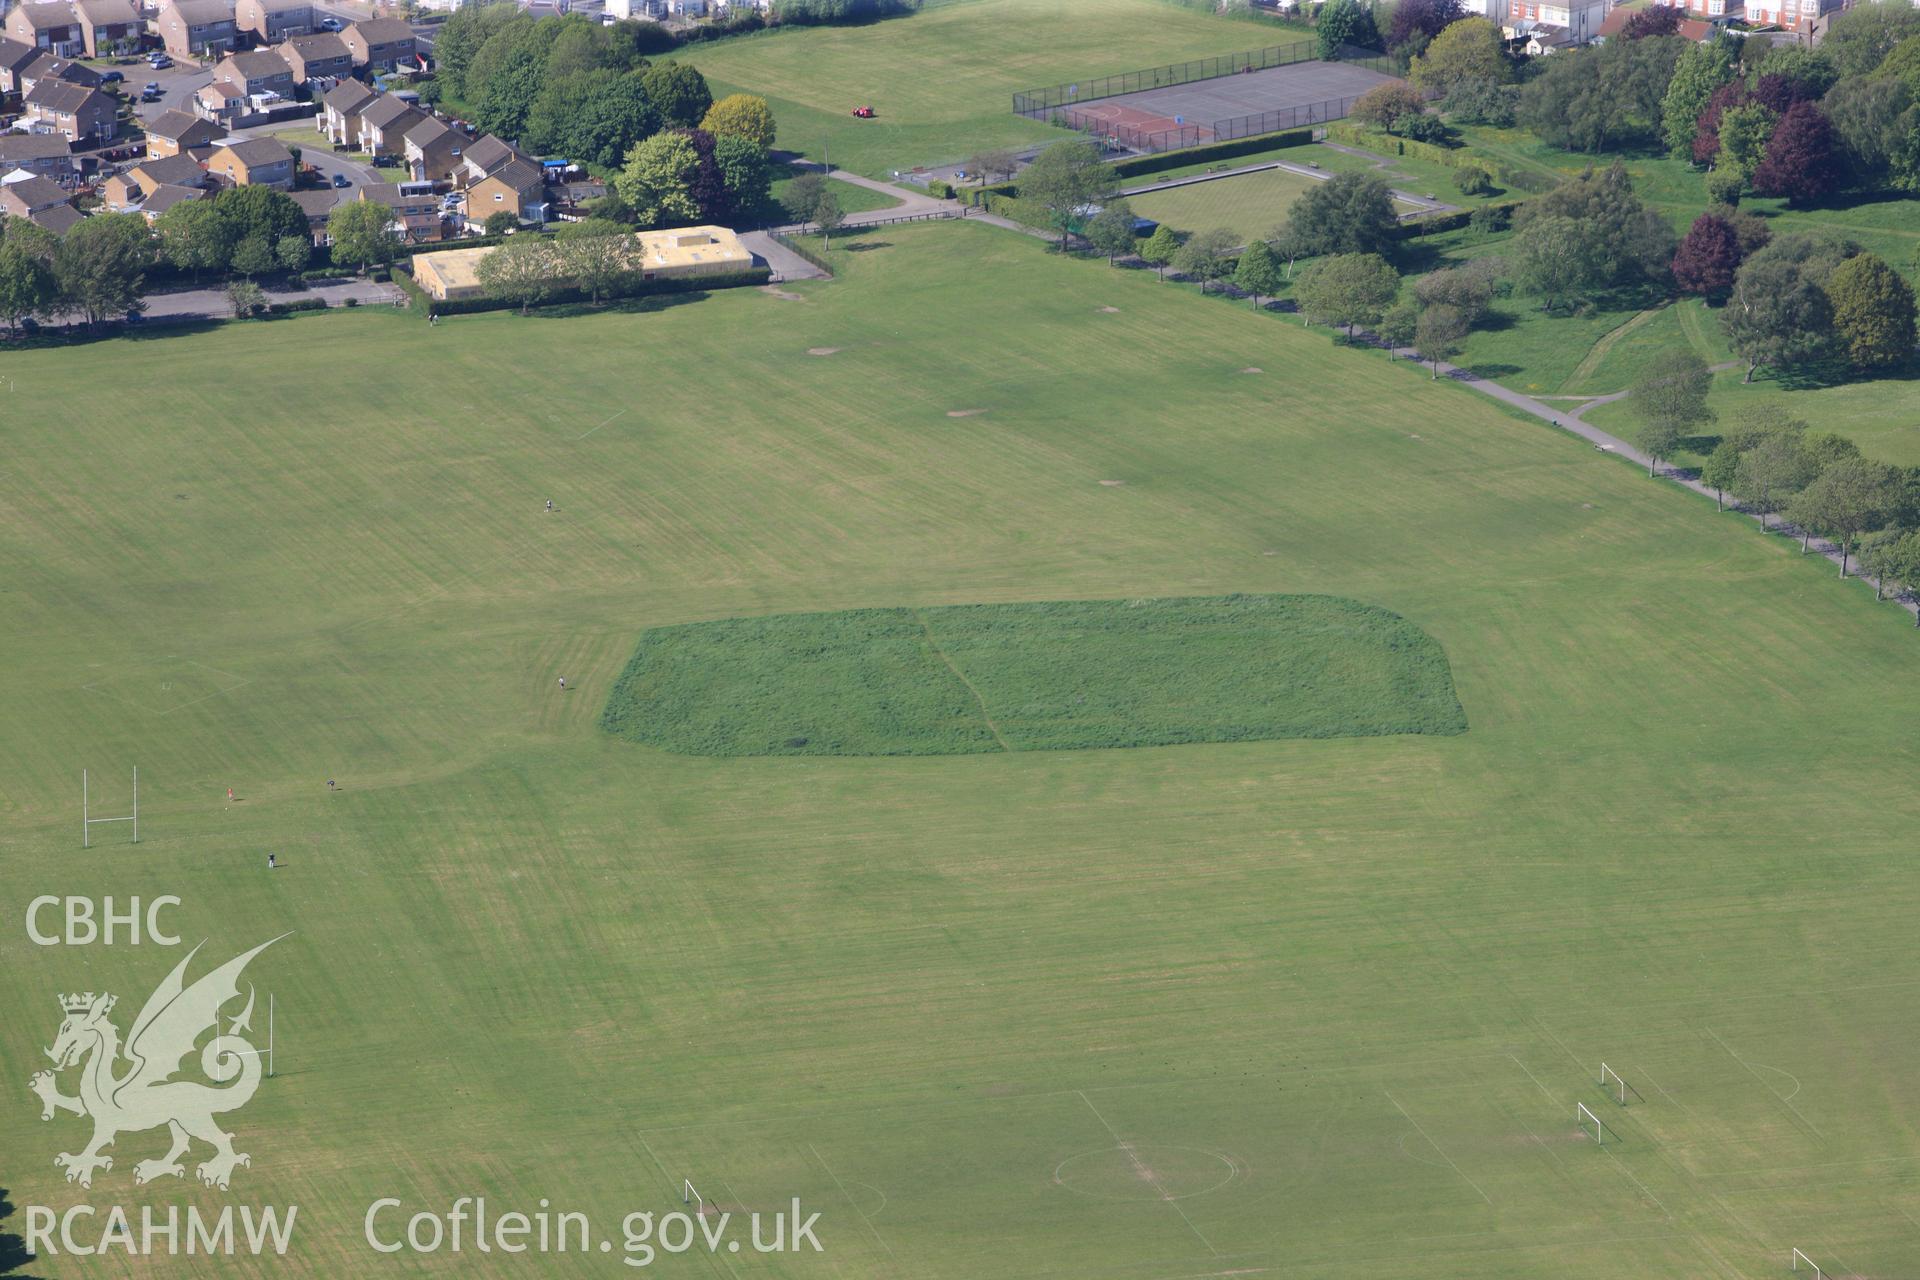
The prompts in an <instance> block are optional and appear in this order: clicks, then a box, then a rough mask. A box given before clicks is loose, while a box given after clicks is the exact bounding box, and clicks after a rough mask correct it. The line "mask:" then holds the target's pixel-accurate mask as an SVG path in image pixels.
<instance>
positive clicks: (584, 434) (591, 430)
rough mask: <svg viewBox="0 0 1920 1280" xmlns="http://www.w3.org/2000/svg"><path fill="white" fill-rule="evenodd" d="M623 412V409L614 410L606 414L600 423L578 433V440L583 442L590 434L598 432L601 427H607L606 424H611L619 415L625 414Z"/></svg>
mask: <svg viewBox="0 0 1920 1280" xmlns="http://www.w3.org/2000/svg"><path fill="white" fill-rule="evenodd" d="M625 412H626V410H625V409H616V410H614V411H613V412H612V413H610V414H608V415H607V416H606V418H605V419H604V420H602V421H600V422H596V423H594V424H593V425H592V426H590V427H588V428H587V429H586V430H585V431H582V432H581V433H580V436H579V438H580V439H582V440H585V439H586V438H587V437H588V436H590V435H592V434H593V433H594V432H596V431H598V430H599V429H600V428H601V427H604V426H606V425H607V423H609V422H612V421H613V420H614V419H615V418H617V417H619V416H620V415H621V414H623V413H625Z"/></svg>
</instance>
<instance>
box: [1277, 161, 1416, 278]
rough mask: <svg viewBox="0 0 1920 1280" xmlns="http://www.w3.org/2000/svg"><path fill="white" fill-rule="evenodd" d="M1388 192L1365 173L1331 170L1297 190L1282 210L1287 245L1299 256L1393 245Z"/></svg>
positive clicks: (1394, 221) (1394, 222) (1383, 249)
mask: <svg viewBox="0 0 1920 1280" xmlns="http://www.w3.org/2000/svg"><path fill="white" fill-rule="evenodd" d="M1399 223H1400V220H1399V216H1398V215H1397V214H1396V213H1395V212H1394V208H1393V193H1392V192H1391V191H1390V190H1389V189H1388V187H1387V184H1386V180H1385V179H1383V178H1381V177H1379V176H1378V175H1376V174H1371V173H1342V174H1336V175H1335V176H1334V177H1332V178H1329V179H1328V180H1327V181H1325V182H1319V183H1315V184H1314V185H1313V186H1311V187H1308V188H1307V189H1306V190H1305V191H1303V192H1301V193H1300V195H1299V197H1298V198H1296V199H1295V200H1294V202H1293V205H1292V207H1291V208H1289V209H1288V210H1287V226H1288V229H1289V239H1290V241H1291V242H1292V247H1293V248H1294V250H1295V251H1296V252H1297V253H1298V254H1299V255H1300V256H1301V257H1314V256H1322V255H1330V254H1342V253H1375V254H1381V255H1383V256H1384V255H1385V254H1388V253H1391V252H1392V251H1393V247H1394V245H1395V243H1396V237H1397V233H1398V228H1399Z"/></svg>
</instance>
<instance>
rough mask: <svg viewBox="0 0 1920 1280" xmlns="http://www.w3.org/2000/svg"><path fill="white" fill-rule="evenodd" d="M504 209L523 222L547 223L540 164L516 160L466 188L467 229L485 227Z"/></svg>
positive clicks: (544, 192)
mask: <svg viewBox="0 0 1920 1280" xmlns="http://www.w3.org/2000/svg"><path fill="white" fill-rule="evenodd" d="M503 209H504V210H506V211H507V212H508V213H511V214H512V215H513V216H514V217H516V218H518V219H519V220H520V221H521V222H523V223H525V222H531V223H534V224H535V225H538V224H540V223H543V222H545V221H546V220H547V183H546V178H545V176H544V175H543V174H542V173H541V172H540V166H539V165H537V164H534V163H533V162H532V161H531V160H524V159H519V158H515V159H513V160H509V161H508V162H507V163H506V164H503V165H501V166H500V167H499V168H498V169H495V170H494V171H493V172H492V173H490V174H488V175H487V176H486V177H484V178H482V179H480V181H478V182H476V183H474V184H472V185H471V186H469V187H468V188H467V226H468V227H469V228H471V229H473V230H476V231H478V230H480V229H482V228H484V227H485V226H486V223H487V219H488V218H490V217H492V216H493V215H494V214H496V213H499V212H500V211H501V210H503Z"/></svg>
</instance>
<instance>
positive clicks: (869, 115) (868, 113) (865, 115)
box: [853, 107, 873, 120]
mask: <svg viewBox="0 0 1920 1280" xmlns="http://www.w3.org/2000/svg"><path fill="white" fill-rule="evenodd" d="M853 115H854V118H855V119H856V120H871V119H873V108H872V107H855V108H854V109H853Z"/></svg>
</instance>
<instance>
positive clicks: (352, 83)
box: [313, 80, 378, 147]
mask: <svg viewBox="0 0 1920 1280" xmlns="http://www.w3.org/2000/svg"><path fill="white" fill-rule="evenodd" d="M377 96H378V95H377V94H375V93H374V91H373V90H371V89H369V88H367V86H365V85H364V84H361V83H360V82H359V81H358V80H342V81H341V82H340V83H339V84H336V85H335V86H333V88H331V89H329V90H327V92H326V96H325V97H323V98H321V99H320V106H321V108H322V111H321V113H320V114H319V115H317V116H315V117H314V118H313V122H314V125H315V126H316V127H317V128H319V130H320V132H322V133H324V134H326V135H327V141H329V142H331V143H333V144H334V145H336V146H341V147H347V146H358V145H359V143H360V113H361V112H362V111H364V110H366V108H367V106H368V104H370V103H371V102H373V101H374V99H375V98H376V97H377Z"/></svg>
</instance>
